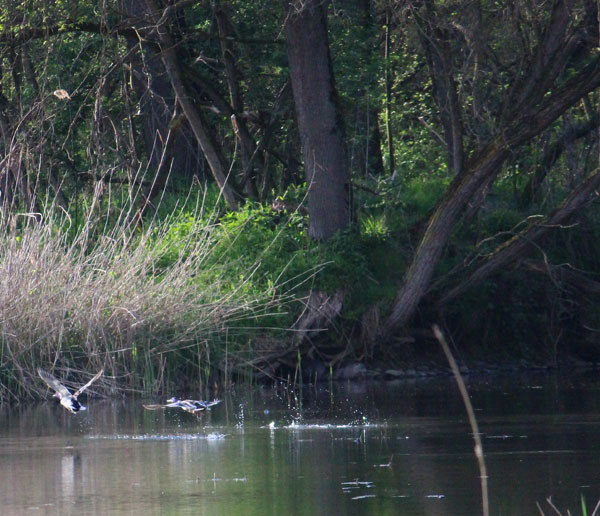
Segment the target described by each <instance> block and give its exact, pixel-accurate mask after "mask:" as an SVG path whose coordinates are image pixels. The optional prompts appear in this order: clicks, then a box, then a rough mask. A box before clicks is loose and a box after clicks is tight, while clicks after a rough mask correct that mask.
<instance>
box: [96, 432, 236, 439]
mask: <svg viewBox="0 0 600 516" xmlns="http://www.w3.org/2000/svg"><path fill="white" fill-rule="evenodd" d="M227 435H228V434H222V433H220V432H212V433H210V434H141V435H129V434H115V435H91V436H89V437H88V439H115V440H120V441H127V440H131V441H220V440H223V439H225V437H227Z"/></svg>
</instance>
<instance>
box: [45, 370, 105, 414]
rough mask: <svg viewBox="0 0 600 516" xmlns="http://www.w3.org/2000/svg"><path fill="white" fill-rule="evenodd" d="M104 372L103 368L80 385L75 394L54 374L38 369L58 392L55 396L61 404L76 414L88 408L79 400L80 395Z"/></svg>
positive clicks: (49, 384) (49, 385)
mask: <svg viewBox="0 0 600 516" xmlns="http://www.w3.org/2000/svg"><path fill="white" fill-rule="evenodd" d="M103 373H104V369H101V370H100V372H99V373H97V374H96V376H94V377H93V378H92V379H91V380H90V381H89V382H88V383H86V384H85V385H84V386H83V387H80V388H79V389H78V390H76V391H75V392H74V393H73V394H71V391H69V389H67V388H66V387H65V386H64V385H63V384H62V383H60V382H59V381H58V380H57V379H56V378H54V376H52V375H51V374H50V373H47V372H46V371H43V370H42V369H38V374H39V375H40V378H41V379H42V380H44V381H45V382H46V384H48V387H50V388H52V389H54V390H55V391H56V393H55V394H54V396H55V397H56V398H58V399H59V400H60V404H61V405H62V406H63V407H65V408H66V409H67V410H68V411H69V412H71V413H72V414H75V413H77V412H79V411H80V410H86V408H85V407H84V406H83V405H82V404H81V403H79V401H77V398H78V397H79V395H80V394H81V393H82V392H83V391H85V390H86V389H87V388H88V387H89V386H90V385H92V384H93V383H94V382H95V381H96V380H97V379H98V378H100V377H101V376H102V374H103Z"/></svg>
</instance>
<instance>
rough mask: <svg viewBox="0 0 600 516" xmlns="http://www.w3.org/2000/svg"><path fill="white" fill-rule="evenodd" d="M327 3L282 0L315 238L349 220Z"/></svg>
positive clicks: (310, 226) (309, 210) (342, 135)
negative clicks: (285, 9) (287, 0)
mask: <svg viewBox="0 0 600 516" xmlns="http://www.w3.org/2000/svg"><path fill="white" fill-rule="evenodd" d="M327 3H328V2H323V1H322V0H292V1H289V2H286V5H287V14H288V16H287V20H286V24H285V33H286V39H287V47H288V60H289V66H290V76H291V81H292V90H293V92H294V102H295V105H296V115H297V117H298V129H299V132H300V141H301V142H302V156H303V158H304V171H305V175H306V182H307V184H308V213H309V230H308V232H309V235H310V236H311V237H312V238H314V239H316V240H326V239H327V238H329V237H330V236H331V235H333V234H334V233H335V232H336V231H338V230H341V229H344V228H345V227H347V226H348V225H349V223H350V177H349V173H348V165H347V156H346V147H345V143H344V131H343V126H342V121H341V116H340V113H339V107H338V104H337V102H336V90H335V86H334V81H333V73H332V69H331V58H330V55H329V44H328V39H327V12H326V5H325V4H327Z"/></svg>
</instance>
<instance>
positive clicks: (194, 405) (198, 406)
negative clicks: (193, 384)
mask: <svg viewBox="0 0 600 516" xmlns="http://www.w3.org/2000/svg"><path fill="white" fill-rule="evenodd" d="M217 403H221V400H213V401H201V400H180V399H178V398H169V399H168V400H167V403H166V404H165V405H143V407H144V408H145V409H148V410H158V409H164V408H180V409H183V410H185V411H186V412H189V413H190V414H194V415H199V414H201V413H202V412H204V411H206V410H210V407H212V406H214V405H216V404H217Z"/></svg>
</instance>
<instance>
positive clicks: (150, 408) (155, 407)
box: [142, 405, 168, 410]
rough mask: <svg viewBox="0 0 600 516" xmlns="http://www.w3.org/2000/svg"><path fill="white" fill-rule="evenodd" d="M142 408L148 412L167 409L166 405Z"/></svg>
mask: <svg viewBox="0 0 600 516" xmlns="http://www.w3.org/2000/svg"><path fill="white" fill-rule="evenodd" d="M142 407H144V408H145V409H148V410H159V409H164V408H167V407H168V405H142Z"/></svg>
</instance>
